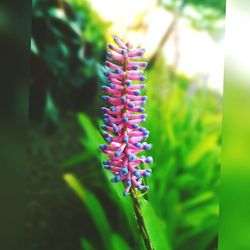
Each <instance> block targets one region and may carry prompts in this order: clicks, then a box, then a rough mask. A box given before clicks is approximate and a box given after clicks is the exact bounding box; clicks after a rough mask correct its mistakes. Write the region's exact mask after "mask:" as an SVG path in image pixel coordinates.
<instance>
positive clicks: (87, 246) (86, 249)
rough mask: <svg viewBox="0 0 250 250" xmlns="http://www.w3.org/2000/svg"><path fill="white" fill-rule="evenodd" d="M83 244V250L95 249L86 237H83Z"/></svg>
mask: <svg viewBox="0 0 250 250" xmlns="http://www.w3.org/2000/svg"><path fill="white" fill-rule="evenodd" d="M81 246H82V249H83V250H95V248H94V247H93V246H92V245H91V243H90V242H89V241H88V240H86V239H81Z"/></svg>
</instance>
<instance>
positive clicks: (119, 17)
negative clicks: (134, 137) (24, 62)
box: [25, 0, 225, 250]
mask: <svg viewBox="0 0 250 250" xmlns="http://www.w3.org/2000/svg"><path fill="white" fill-rule="evenodd" d="M224 17H225V1H216V0H206V1H199V0H189V1H186V0H182V1H177V0H169V1H164V0H162V1H156V0H148V1H146V0H143V1H142V0H138V1H131V0H128V1H121V0H116V1H114V0H109V1H103V0H92V1H88V0H68V1H65V0H58V1H56V0H33V1H32V33H31V78H30V80H31V81H30V96H29V120H30V123H29V148H28V174H27V183H28V190H27V201H28V202H27V209H26V214H27V216H26V225H25V228H26V240H25V241H26V249H27V250H44V249H48V250H80V249H84V250H85V249H86V250H91V249H108V250H118V249H119V250H120V249H135V250H137V249H138V250H141V249H144V245H143V242H142V239H141V236H140V235H139V233H138V228H137V225H136V221H135V218H134V214H133V206H132V203H131V200H130V198H129V197H127V198H124V197H123V196H122V188H123V187H122V185H120V184H111V183H110V177H111V176H110V174H109V173H107V172H106V171H105V170H103V168H102V165H101V161H102V157H103V156H102V155H101V153H100V152H99V150H98V145H99V144H100V143H102V141H103V139H102V138H101V136H100V133H99V125H100V119H101V115H100V112H99V110H100V106H101V105H102V102H101V98H100V96H101V91H100V87H101V85H102V82H104V81H105V79H104V76H103V70H104V67H103V64H104V60H105V50H106V46H107V43H108V42H112V36H114V35H117V36H119V37H120V38H121V39H124V40H126V41H128V40H129V41H130V42H131V43H132V44H134V45H135V46H138V45H140V46H142V47H145V48H146V54H145V58H144V59H145V60H147V61H148V62H149V66H148V69H147V71H146V75H147V78H148V80H147V88H146V90H145V94H146V95H147V96H148V97H149V98H148V102H147V105H146V112H147V114H148V120H147V122H146V124H145V127H146V128H147V129H148V130H149V131H150V136H149V140H148V141H149V142H150V143H152V144H153V148H152V150H151V151H150V152H149V153H150V155H152V156H153V158H154V163H153V164H152V169H153V174H152V176H151V177H150V178H149V179H148V185H149V186H150V190H149V191H148V193H147V194H146V195H144V196H143V197H141V198H140V199H141V204H142V213H143V216H144V219H145V223H146V226H147V228H148V231H149V235H150V238H151V240H152V243H153V245H154V247H155V249H156V250H158V249H159V250H168V249H169V250H171V249H173V250H175V249H176V250H184V249H185V250H186V249H187V250H189V249H190V250H191V249H192V250H203V249H204V250H205V249H206V250H213V249H217V241H218V237H217V235H218V219H219V185H220V178H219V176H220V151H221V116H222V115H221V114H222V92H223V87H222V86H223V40H224Z"/></svg>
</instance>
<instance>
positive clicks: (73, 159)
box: [62, 151, 92, 167]
mask: <svg viewBox="0 0 250 250" xmlns="http://www.w3.org/2000/svg"><path fill="white" fill-rule="evenodd" d="M91 157H92V154H90V152H89V151H84V152H82V153H80V154H77V155H74V156H72V157H71V158H70V159H68V160H67V161H66V162H65V163H63V165H62V166H63V167H70V166H73V165H76V164H79V163H81V162H84V161H85V160H87V159H89V158H91Z"/></svg>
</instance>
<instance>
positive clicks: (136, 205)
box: [130, 186, 154, 250]
mask: <svg viewBox="0 0 250 250" xmlns="http://www.w3.org/2000/svg"><path fill="white" fill-rule="evenodd" d="M130 194H131V197H132V201H133V205H134V211H135V217H136V221H137V224H138V226H139V230H140V233H141V235H142V238H143V241H144V244H145V246H146V248H147V250H154V247H153V245H152V243H151V241H150V238H149V235H148V231H147V228H146V226H145V222H144V219H143V216H142V212H141V207H140V202H139V199H138V197H137V194H136V190H135V188H134V187H133V186H132V187H131V189H130Z"/></svg>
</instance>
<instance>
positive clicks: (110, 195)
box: [64, 58, 222, 250]
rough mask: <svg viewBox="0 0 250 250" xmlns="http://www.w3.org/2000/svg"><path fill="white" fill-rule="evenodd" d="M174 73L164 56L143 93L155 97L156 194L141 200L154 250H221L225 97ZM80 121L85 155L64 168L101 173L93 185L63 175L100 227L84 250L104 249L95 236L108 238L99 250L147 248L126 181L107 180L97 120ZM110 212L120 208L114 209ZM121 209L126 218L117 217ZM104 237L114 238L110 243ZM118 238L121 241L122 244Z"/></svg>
mask: <svg viewBox="0 0 250 250" xmlns="http://www.w3.org/2000/svg"><path fill="white" fill-rule="evenodd" d="M170 72H171V70H170V69H168V68H167V66H166V64H165V62H164V60H163V59H162V58H161V59H159V60H158V61H157V63H156V64H155V65H154V67H153V68H152V69H151V70H150V72H149V73H148V82H147V88H146V90H145V92H146V93H145V94H146V95H148V97H149V99H148V103H147V107H146V112H147V114H148V120H147V122H146V125H145V126H146V127H147V129H148V130H149V131H150V137H149V142H150V143H152V144H153V148H152V150H151V151H150V152H149V153H150V155H152V156H153V157H154V164H153V167H152V168H153V174H152V176H151V177H150V178H149V179H147V183H148V185H150V190H149V191H148V193H147V195H144V196H142V197H141V198H140V202H141V206H142V212H143V216H144V219H145V224H146V226H147V228H148V231H149V235H150V238H151V240H152V243H153V245H154V247H155V249H156V250H158V249H159V250H162V249H164V250H168V249H176V250H183V249H185V250H189V249H190V250H194V249H197V250H198V249H199V250H203V249H204V250H205V249H216V244H217V230H218V229H217V228H218V215H219V206H218V202H219V200H218V188H219V173H220V140H221V105H222V103H221V97H220V96H219V95H218V94H217V93H215V92H213V91H210V90H208V89H206V88H204V87H201V86H199V85H198V84H197V83H196V82H195V81H192V80H191V79H187V78H186V77H184V76H180V75H175V74H174V73H173V72H172V73H171V74H170ZM78 120H79V122H80V124H81V127H82V129H83V137H82V138H81V143H82V145H83V147H84V150H83V153H82V154H80V156H79V155H78V156H76V157H73V158H72V159H70V160H69V161H68V162H67V164H66V165H67V166H68V167H69V166H72V165H74V164H76V163H78V162H79V161H81V162H82V165H83V166H85V173H86V174H87V173H88V171H90V172H93V173H95V174H98V178H97V179H96V178H94V179H93V180H92V185H90V186H89V185H88V183H87V182H86V183H85V182H84V181H83V182H80V181H79V180H78V178H77V177H76V176H74V175H73V174H72V173H66V174H65V176H64V178H65V180H66V182H67V183H68V185H69V186H70V187H71V188H72V189H73V190H74V191H75V193H76V194H77V195H78V196H79V198H80V199H81V200H82V201H83V204H84V206H86V207H87V208H88V211H89V215H90V216H91V218H92V221H93V224H94V225H95V227H96V234H97V235H98V236H97V235H95V236H94V237H90V238H87V239H84V240H83V241H82V242H83V245H84V248H83V249H98V246H97V245H96V242H95V241H96V240H95V239H96V237H98V238H99V239H102V240H101V241H102V243H101V244H102V245H101V249H114V250H115V249H144V247H143V244H142V243H141V240H140V239H139V238H138V237H140V236H139V235H138V234H139V233H138V231H137V227H136V224H135V223H136V222H135V218H134V215H133V209H132V204H131V199H130V198H129V197H127V198H124V197H123V196H122V188H123V187H122V185H121V184H111V183H110V182H109V179H110V178H111V174H110V173H109V172H107V171H105V170H103V171H100V169H101V168H102V167H101V161H102V160H103V157H104V156H103V155H101V153H100V152H99V150H98V145H99V143H101V142H102V141H103V139H102V138H101V136H100V133H99V131H98V128H97V125H98V124H99V121H97V120H95V121H93V120H91V118H90V117H88V116H87V115H85V114H82V113H80V114H78ZM93 122H94V123H93ZM81 155H82V158H81ZM88 161H92V162H93V163H94V162H96V164H94V165H95V168H93V166H92V168H91V169H90V168H88V167H87V166H86V165H87V162H88ZM92 192H95V193H92ZM105 200H108V201H109V202H108V203H106V202H105ZM102 201H104V202H102ZM111 207H112V208H113V209H114V211H111V212H110V209H111ZM118 211H119V212H118ZM117 212H118V213H119V214H120V213H121V214H120V215H119V217H117V215H116V213H117ZM96 217H98V219H97V218H96ZM124 225H127V228H124V227H125V226H124ZM103 234H104V235H105V237H108V238H109V239H110V240H109V245H108V246H107V242H106V239H105V238H103V237H104V235H103ZM119 234H120V235H119ZM113 235H116V236H115V240H114V242H113V237H114V236H113ZM111 239H112V240H111ZM129 239H130V240H129ZM116 241H117V242H120V243H119V247H117V245H116V244H118V243H117V242H116ZM86 246H87V247H86Z"/></svg>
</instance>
